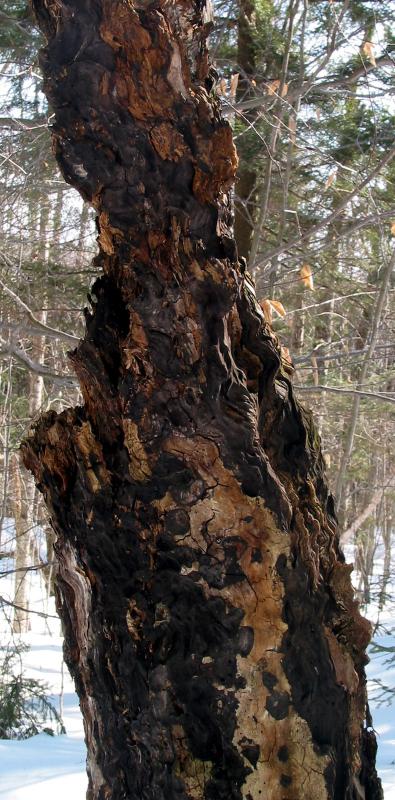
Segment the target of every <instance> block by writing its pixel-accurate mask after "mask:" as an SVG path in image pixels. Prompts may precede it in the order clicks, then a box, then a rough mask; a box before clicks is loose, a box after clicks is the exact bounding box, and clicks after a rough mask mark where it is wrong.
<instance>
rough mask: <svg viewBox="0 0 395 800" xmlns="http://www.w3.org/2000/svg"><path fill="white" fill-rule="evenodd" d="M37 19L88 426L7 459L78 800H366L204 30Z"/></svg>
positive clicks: (326, 567)
mask: <svg viewBox="0 0 395 800" xmlns="http://www.w3.org/2000/svg"><path fill="white" fill-rule="evenodd" d="M33 7H34V10H35V13H36V16H37V19H38V22H39V24H40V26H41V28H42V29H43V30H44V32H45V33H46V35H47V38H48V45H47V47H46V48H45V50H44V52H43V54H42V65H43V70H44V75H45V83H44V86H45V91H46V93H47V95H48V97H49V99H50V102H51V104H52V107H53V110H54V112H55V123H54V126H53V129H52V133H53V142H54V148H55V152H56V155H57V159H58V163H59V164H60V167H61V169H62V171H63V174H64V176H65V179H66V180H67V181H68V182H69V183H71V184H72V185H73V186H75V187H76V188H77V189H78V190H79V191H80V192H81V194H82V195H83V197H85V199H86V200H88V201H89V202H90V203H92V204H93V206H94V207H95V209H96V210H97V214H98V237H99V244H100V254H99V256H98V259H97V262H98V264H99V265H100V266H101V268H102V270H103V276H102V277H101V278H99V280H98V281H96V284H95V286H94V288H93V290H92V298H91V301H92V312H87V314H86V335H85V338H84V339H83V340H82V341H81V343H80V345H79V346H78V348H77V349H76V350H75V351H74V352H73V353H72V354H71V360H72V364H73V367H74V369H75V371H76V373H77V375H78V377H79V380H80V384H81V388H82V392H83V397H84V406H83V407H82V408H76V409H68V410H67V411H65V412H63V413H62V414H60V415H57V414H56V413H54V412H49V413H48V414H46V415H45V416H44V417H42V418H41V420H40V421H39V422H38V423H37V424H36V426H35V429H34V431H33V432H32V434H31V436H30V437H29V439H28V440H27V441H26V442H25V443H24V444H23V456H24V460H25V463H26V465H27V466H28V467H29V468H30V469H31V470H32V471H33V473H34V475H35V477H36V480H37V483H38V486H39V488H40V490H41V491H42V492H43V494H44V496H45V500H46V503H47V505H48V508H49V509H50V513H51V518H52V524H53V526H54V529H55V531H56V533H57V543H56V545H55V547H56V553H57V559H58V563H59V573H58V579H57V594H58V607H59V613H60V615H61V618H62V621H63V626H64V632H65V657H66V661H67V663H68V666H69V668H70V670H71V672H72V675H73V676H74V679H75V682H76V686H77V691H78V694H79V697H80V702H81V708H82V712H83V716H84V722H85V732H86V741H87V747H88V774H89V789H88V798H90V800H119V799H120V798H128V800H140V799H142V798H145V799H146V800H170V799H171V798H174V799H175V798H178V800H192V798H194V799H195V800H220V799H222V798H223V799H224V800H225V798H226V800H228V799H229V798H233V800H260V798H264V797H270V798H271V800H287V798H288V800H299V798H300V800H302V798H303V800H321V799H322V800H324V799H325V800H327V798H333V800H340V799H341V798H342V799H343V798H347V799H348V800H359V798H363V797H364V798H365V799H366V800H376V798H381V797H382V793H381V786H380V782H379V780H378V779H377V776H376V772H375V767H374V761H375V747H376V745H375V738H374V734H373V732H372V730H371V728H369V727H367V724H368V723H367V722H366V713H367V711H366V708H367V707H366V687H365V673H364V664H365V663H366V656H365V647H366V644H367V642H368V640H369V636H370V628H369V625H368V623H367V622H366V621H365V620H363V619H362V618H361V616H360V614H359V611H358V607H357V604H356V602H355V600H354V597H353V592H352V589H351V583H350V570H351V568H350V567H348V566H346V565H345V563H344V558H343V555H342V553H341V551H340V550H339V544H338V533H337V529H336V520H335V515H334V509H333V501H332V498H331V496H330V495H329V494H328V489H327V486H326V483H325V477H324V466H323V460H322V457H321V452H320V449H319V442H318V440H317V437H316V434H315V431H314V427H313V425H312V422H311V420H310V417H309V416H308V414H307V413H306V412H305V411H304V410H303V409H302V408H301V407H300V406H299V404H298V403H297V401H296V400H295V398H294V396H293V391H292V386H291V383H290V380H289V376H288V373H289V365H287V367H286V368H285V366H284V367H283V366H282V362H281V350H280V347H279V345H278V342H277V341H276V339H275V337H274V336H273V334H272V332H271V330H270V329H269V328H268V326H267V324H266V323H265V321H264V318H263V313H262V311H261V309H260V306H259V304H258V303H257V301H256V298H255V294H254V288H253V285H252V284H251V280H250V279H249V278H248V277H247V276H246V275H244V274H243V272H242V269H241V268H240V266H239V263H238V261H237V252H236V247H235V243H234V240H233V238H232V228H231V225H232V217H231V207H230V200H229V190H230V188H231V186H232V184H233V180H234V174H235V169H236V165H237V157H236V153H235V149H234V146H233V143H232V136H231V130H230V128H229V126H228V125H227V124H226V122H224V120H223V119H222V118H221V115H220V111H219V108H218V104H217V102H216V100H215V99H214V98H213V97H212V96H211V95H210V91H211V73H210V65H209V62H208V57H207V50H206V45H205V38H206V34H207V27H208V26H207V23H206V11H205V8H204V6H202V5H201V4H200V3H199V2H191V0H177V2H174V1H173V2H170V1H169V2H153V3H150V4H147V3H143V2H140V3H138V2H136V3H135V4H134V5H132V3H131V2H126V0H125V1H124V2H121V0H111V2H110V0H86V2H84V3H81V2H77V0H67V2H66V0H34V2H33ZM368 721H369V718H368Z"/></svg>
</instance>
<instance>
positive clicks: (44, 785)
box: [0, 559, 395, 800]
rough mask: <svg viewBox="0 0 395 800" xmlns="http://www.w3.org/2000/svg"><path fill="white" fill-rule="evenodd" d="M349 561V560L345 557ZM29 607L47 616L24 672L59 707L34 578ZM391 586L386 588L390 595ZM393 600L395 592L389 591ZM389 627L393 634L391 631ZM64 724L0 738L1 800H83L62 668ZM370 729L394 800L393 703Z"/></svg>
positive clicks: (373, 666) (57, 653) (377, 665)
mask: <svg viewBox="0 0 395 800" xmlns="http://www.w3.org/2000/svg"><path fill="white" fill-rule="evenodd" d="M350 560H351V559H350ZM7 567H8V568H9V567H10V562H8V563H7V562H6V561H5V560H3V561H2V562H0V576H1V573H2V574H3V575H4V572H6V571H7ZM32 581H33V584H32V606H31V607H33V609H35V610H36V611H43V610H45V611H46V612H47V613H49V614H50V615H51V616H50V617H49V618H46V619H44V618H43V617H40V616H38V615H32V630H31V632H30V633H29V634H27V635H25V636H23V637H22V638H23V641H24V642H25V643H26V644H28V645H29V646H30V649H29V650H28V651H27V652H26V653H25V654H24V656H23V661H24V670H25V674H26V676H28V677H32V678H39V679H40V680H43V681H44V682H46V683H47V684H48V686H49V687H50V691H51V693H52V694H51V696H50V699H51V701H52V702H53V704H54V706H55V708H57V710H59V709H60V703H61V699H60V697H61V689H62V639H61V636H60V625H59V621H58V620H57V619H56V618H54V617H52V615H54V608H53V601H52V600H50V601H49V603H47V604H46V603H45V601H43V600H42V596H43V592H42V586H40V583H39V580H38V578H37V577H36V578H32ZM393 588H394V587H393V586H391V587H389V591H391V589H393ZM12 591H13V587H12V582H11V579H10V580H9V581H8V580H7V579H6V578H2V579H1V581H0V595H1V596H2V597H3V598H5V599H7V597H9V598H10V599H11V596H12ZM392 597H394V593H393V592H392ZM377 615H378V609H377V607H376V606H375V605H374V603H372V604H371V606H369V609H368V612H367V616H369V618H370V619H371V620H372V621H373V622H376V621H377ZM6 617H7V606H3V610H2V612H0V636H1V643H2V645H3V646H4V645H5V644H6V643H7V641H8V638H9V637H10V633H9V630H10V628H9V621H8V620H7V619H6ZM380 622H381V626H382V627H381V628H380V635H377V636H376V637H375V640H376V641H378V642H380V643H381V644H385V645H386V646H394V645H395V628H394V625H395V622H394V606H392V607H391V603H390V604H389V605H388V606H386V607H385V609H384V612H380ZM391 628H392V630H391ZM387 658H388V655H382V654H381V655H377V654H373V655H372V656H371V662H370V664H369V666H368V677H369V681H370V683H369V686H370V689H371V696H372V697H373V696H374V691H375V684H374V683H373V681H374V680H375V679H381V680H382V681H383V682H384V683H385V684H386V685H391V686H394V685H395V664H394V665H393V666H392V667H391V668H390V669H389V668H388V666H387V665H385V663H384V662H385V660H386V659H387ZM63 707H64V710H63V720H64V723H65V727H66V731H67V733H66V735H61V736H54V737H51V736H48V735H47V734H45V733H42V734H40V735H38V736H34V737H33V738H31V739H27V740H24V741H15V740H14V741H5V740H0V800H36V798H37V800H53V798H54V797H55V798H56V800H69V798H70V797H72V799H73V800H85V792H86V786H87V778H86V774H85V745H84V739H83V726H82V719H81V714H80V711H79V707H78V700H77V696H76V694H75V692H74V687H73V684H72V681H71V678H70V676H69V675H68V673H67V670H66V669H64V677H63ZM371 711H372V714H373V723H374V728H375V730H376V732H377V736H378V743H379V750H378V762H377V764H378V771H379V774H380V776H381V778H382V781H383V785H384V796H385V800H395V704H393V705H392V706H391V705H381V706H377V704H376V703H375V701H374V700H372V701H371Z"/></svg>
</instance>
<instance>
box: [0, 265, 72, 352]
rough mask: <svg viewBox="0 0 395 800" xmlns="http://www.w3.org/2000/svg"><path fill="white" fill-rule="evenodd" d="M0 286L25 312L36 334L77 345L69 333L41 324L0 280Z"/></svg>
mask: <svg viewBox="0 0 395 800" xmlns="http://www.w3.org/2000/svg"><path fill="white" fill-rule="evenodd" d="M0 286H1V288H2V289H3V291H4V292H5V293H6V294H7V295H8V296H9V297H11V299H12V300H14V302H15V303H16V304H17V305H18V306H19V308H21V309H22V310H23V311H24V312H25V314H26V316H27V317H28V319H29V320H30V322H32V323H33V325H34V326H35V328H36V329H37V332H38V333H39V334H40V335H48V336H52V337H53V338H56V339H62V340H63V341H65V342H69V344H73V345H77V344H78V342H79V339H78V337H77V336H73V335H72V334H71V333H66V332H65V331H59V330H58V329H57V328H51V327H50V326H49V325H44V323H43V322H40V320H39V319H37V317H35V316H34V314H33V312H32V311H31V310H30V308H29V306H27V305H26V303H25V302H24V301H23V300H22V299H21V298H20V297H19V296H18V295H17V294H16V293H15V292H13V290H12V289H9V287H8V286H6V284H5V283H4V282H3V281H2V280H0Z"/></svg>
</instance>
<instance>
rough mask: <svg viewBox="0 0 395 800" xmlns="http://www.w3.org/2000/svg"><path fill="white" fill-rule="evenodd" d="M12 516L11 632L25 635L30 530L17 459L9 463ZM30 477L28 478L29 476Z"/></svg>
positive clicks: (28, 585) (27, 620)
mask: <svg viewBox="0 0 395 800" xmlns="http://www.w3.org/2000/svg"><path fill="white" fill-rule="evenodd" d="M11 475H12V504H11V508H12V516H13V517H14V521H15V585H14V608H13V620H12V630H13V632H14V633H18V634H19V633H27V631H28V630H29V625H30V620H29V594H30V572H29V568H30V566H31V558H30V528H29V526H28V524H27V520H26V502H25V500H24V498H23V496H22V481H21V472H20V466H19V463H18V458H17V457H16V456H15V455H14V457H13V458H12V461H11ZM29 477H30V476H29Z"/></svg>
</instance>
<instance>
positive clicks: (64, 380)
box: [0, 336, 78, 387]
mask: <svg viewBox="0 0 395 800" xmlns="http://www.w3.org/2000/svg"><path fill="white" fill-rule="evenodd" d="M0 344H1V345H2V347H3V350H2V351H0V354H1V353H2V352H3V353H7V354H8V355H11V356H13V357H14V358H15V359H16V360H17V361H19V362H20V363H21V364H23V366H24V367H27V368H28V369H29V370H30V372H34V374H35V375H41V376H42V377H43V378H48V379H49V380H51V381H53V382H54V383H56V384H58V385H59V386H70V387H71V386H76V385H77V384H78V381H77V378H75V377H74V376H73V375H59V374H58V373H57V372H53V371H52V370H51V369H49V368H48V367H45V366H44V365H43V364H39V363H38V362H37V361H33V360H32V359H31V358H30V357H29V356H28V355H27V353H25V352H24V351H23V350H21V349H20V348H19V347H16V346H15V345H14V344H12V343H11V342H6V341H5V340H4V339H3V338H2V337H1V336H0Z"/></svg>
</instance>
